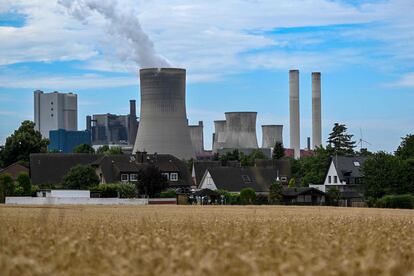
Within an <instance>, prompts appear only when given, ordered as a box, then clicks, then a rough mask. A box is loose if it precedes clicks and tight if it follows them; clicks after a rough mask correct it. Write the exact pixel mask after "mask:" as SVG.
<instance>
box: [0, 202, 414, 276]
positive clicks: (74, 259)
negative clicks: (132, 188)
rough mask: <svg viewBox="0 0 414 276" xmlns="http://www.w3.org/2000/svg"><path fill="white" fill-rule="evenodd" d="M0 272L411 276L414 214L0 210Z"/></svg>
mask: <svg viewBox="0 0 414 276" xmlns="http://www.w3.org/2000/svg"><path fill="white" fill-rule="evenodd" d="M0 274H1V275H414V211H410V210H380V209H352V208H329V207H278V206H225V207H219V206H216V207H215V206H141V207H132V206H124V207H115V206H98V207H86V206H44V207H34V206H32V207H21V206H0Z"/></svg>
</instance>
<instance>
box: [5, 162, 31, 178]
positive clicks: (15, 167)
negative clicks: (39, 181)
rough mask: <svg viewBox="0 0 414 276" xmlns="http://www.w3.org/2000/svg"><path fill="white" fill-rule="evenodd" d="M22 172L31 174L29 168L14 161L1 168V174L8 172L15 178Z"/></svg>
mask: <svg viewBox="0 0 414 276" xmlns="http://www.w3.org/2000/svg"><path fill="white" fill-rule="evenodd" d="M20 173H27V174H29V169H28V168H26V167H25V166H23V165H21V164H19V163H14V164H11V165H10V166H8V167H5V168H3V169H0V175H2V174H8V175H10V176H11V177H12V178H13V180H16V179H17V177H18V176H19V174H20Z"/></svg>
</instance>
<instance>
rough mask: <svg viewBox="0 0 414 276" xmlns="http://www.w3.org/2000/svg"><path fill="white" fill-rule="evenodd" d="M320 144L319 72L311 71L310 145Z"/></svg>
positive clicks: (314, 146)
mask: <svg viewBox="0 0 414 276" xmlns="http://www.w3.org/2000/svg"><path fill="white" fill-rule="evenodd" d="M321 145H322V115H321V73H319V72H313V73H312V147H313V149H315V148H316V147H320V146H321Z"/></svg>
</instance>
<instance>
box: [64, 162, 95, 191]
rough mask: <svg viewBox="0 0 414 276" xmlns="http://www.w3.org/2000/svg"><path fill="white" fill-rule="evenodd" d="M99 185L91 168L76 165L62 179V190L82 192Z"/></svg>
mask: <svg viewBox="0 0 414 276" xmlns="http://www.w3.org/2000/svg"><path fill="white" fill-rule="evenodd" d="M98 184H99V177H98V176H97V175H96V173H95V170H94V169H93V168H92V167H91V166H83V165H78V166H76V167H73V168H71V169H70V170H69V172H68V173H67V174H66V175H65V176H64V177H63V183H62V187H63V188H64V189H77V190H84V189H88V188H90V187H94V186H96V185H98Z"/></svg>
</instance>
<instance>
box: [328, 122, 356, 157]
mask: <svg viewBox="0 0 414 276" xmlns="http://www.w3.org/2000/svg"><path fill="white" fill-rule="evenodd" d="M346 131H347V127H346V126H345V125H344V124H338V123H335V125H334V127H333V129H332V132H331V133H330V134H329V138H328V147H327V150H328V151H329V152H330V153H331V154H332V155H347V154H354V148H355V143H356V142H355V141H352V137H353V135H350V134H347V132H346Z"/></svg>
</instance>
